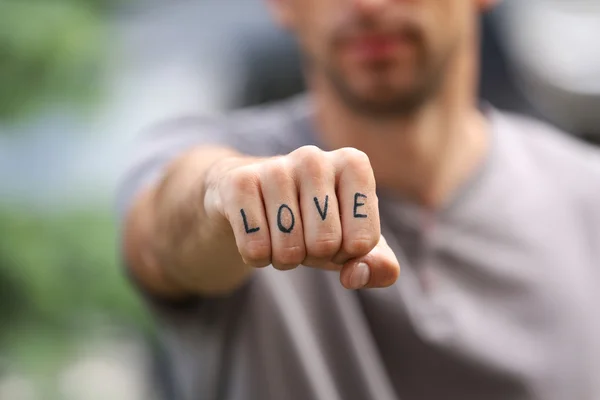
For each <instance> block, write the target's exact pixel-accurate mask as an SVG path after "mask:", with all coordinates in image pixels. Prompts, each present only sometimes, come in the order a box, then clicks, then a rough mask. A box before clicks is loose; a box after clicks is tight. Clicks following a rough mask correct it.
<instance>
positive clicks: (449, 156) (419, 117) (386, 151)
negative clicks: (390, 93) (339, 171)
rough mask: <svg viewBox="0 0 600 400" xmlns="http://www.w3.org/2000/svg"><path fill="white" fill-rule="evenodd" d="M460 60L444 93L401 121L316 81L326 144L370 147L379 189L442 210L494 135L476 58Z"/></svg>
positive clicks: (318, 118)
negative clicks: (359, 110)
mask: <svg viewBox="0 0 600 400" xmlns="http://www.w3.org/2000/svg"><path fill="white" fill-rule="evenodd" d="M454 59H455V60H456V61H455V62H454V64H453V65H451V66H450V68H449V69H448V72H447V79H446V80H445V81H444V84H443V86H442V87H441V89H440V92H439V93H438V95H437V96H436V97H435V98H432V99H431V100H430V101H429V102H428V103H427V104H425V105H424V106H422V107H421V108H420V109H419V110H418V111H417V112H415V113H414V114H413V115H410V116H404V117H402V118H398V119H387V120H384V119H381V118H372V117H367V116H363V115H357V114H356V113H354V112H352V111H351V110H350V109H348V108H347V107H346V106H345V105H344V104H342V103H341V102H340V101H339V100H338V99H337V97H336V96H335V94H334V93H333V91H331V90H330V89H329V88H328V87H327V86H326V85H325V84H324V82H317V80H316V79H315V80H314V81H313V84H314V86H313V88H312V89H313V90H312V93H313V95H314V100H315V102H316V106H317V107H316V109H317V110H318V111H317V114H316V123H317V125H318V127H319V129H318V131H319V132H320V139H321V141H322V143H323V144H324V145H325V146H326V147H327V148H331V149H334V148H341V147H354V148H357V149H360V150H362V151H364V152H365V153H366V154H367V155H368V156H369V158H370V160H371V164H372V167H373V171H374V173H375V178H376V180H377V185H378V188H379V189H384V190H385V191H386V192H388V193H391V194H392V195H394V196H397V197H402V198H406V199H408V200H410V201H412V202H416V203H418V204H420V205H421V206H424V207H426V208H431V209H437V208H440V207H441V206H443V205H444V204H445V203H446V202H447V201H449V199H450V198H451V197H452V195H453V194H454V192H455V191H456V190H457V189H458V188H459V187H460V185H461V184H462V183H463V182H464V181H465V180H467V179H468V178H469V177H470V176H471V175H472V174H473V173H474V171H475V170H476V169H477V167H478V166H479V165H480V163H481V161H482V160H483V158H484V157H485V154H486V153H487V146H488V139H489V138H488V135H486V132H487V128H486V123H485V119H484V118H483V116H482V115H481V113H480V112H479V111H478V109H477V104H476V94H475V83H474V82H475V80H476V79H474V77H475V76H476V71H475V68H474V65H475V60H474V57H473V56H471V57H465V56H464V55H461V54H458V56H457V57H454Z"/></svg>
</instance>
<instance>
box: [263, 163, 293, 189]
mask: <svg viewBox="0 0 600 400" xmlns="http://www.w3.org/2000/svg"><path fill="white" fill-rule="evenodd" d="M263 168H264V169H263V173H264V176H263V182H265V183H266V184H272V185H276V186H279V187H285V186H286V185H287V184H288V183H289V182H290V181H291V179H292V178H291V173H290V170H289V168H288V166H287V165H286V163H284V162H283V160H281V159H276V160H270V161H269V162H267V163H265V165H264V166H263Z"/></svg>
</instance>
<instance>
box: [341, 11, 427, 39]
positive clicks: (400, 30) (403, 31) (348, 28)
mask: <svg viewBox="0 0 600 400" xmlns="http://www.w3.org/2000/svg"><path fill="white" fill-rule="evenodd" d="M370 35H382V36H395V37H400V38H402V39H405V40H410V41H413V42H421V41H423V40H424V39H425V38H424V30H423V27H422V25H421V23H420V22H419V20H418V19H417V18H416V16H415V14H414V13H410V12H407V11H406V10H404V9H402V11H401V12H394V11H390V12H385V13H382V14H381V15H377V16H364V15H357V14H356V13H345V14H342V15H340V18H339V19H338V20H337V21H336V23H335V24H334V26H333V28H332V35H331V37H332V39H333V44H341V43H344V42H346V41H349V40H352V39H354V38H357V37H364V36H370Z"/></svg>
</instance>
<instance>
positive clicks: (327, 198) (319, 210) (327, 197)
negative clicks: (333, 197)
mask: <svg viewBox="0 0 600 400" xmlns="http://www.w3.org/2000/svg"><path fill="white" fill-rule="evenodd" d="M314 200H315V206H317V211H318V212H319V215H320V216H321V220H323V221H325V218H327V207H328V206H329V195H326V196H325V207H324V208H323V210H321V206H320V205H319V199H318V198H316V197H315V198H314Z"/></svg>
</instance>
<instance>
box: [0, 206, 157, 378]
mask: <svg viewBox="0 0 600 400" xmlns="http://www.w3.org/2000/svg"><path fill="white" fill-rule="evenodd" d="M0 237H2V240H0V326H2V327H3V329H0V354H4V356H5V357H8V361H9V363H10V364H11V365H13V367H15V365H14V364H15V363H17V364H18V365H17V367H18V368H19V369H20V368H23V369H25V370H32V369H39V368H45V367H48V368H50V366H53V365H57V364H60V362H61V361H62V360H61V358H64V357H66V356H68V349H69V348H71V347H72V346H71V345H72V344H73V341H75V340H81V339H85V340H88V339H90V338H91V337H92V336H94V334H95V331H96V330H97V329H102V328H103V327H106V326H117V327H119V329H121V330H124V331H128V330H130V331H131V332H135V333H139V332H142V333H144V332H145V333H151V325H150V322H149V319H148V317H147V314H146V311H145V310H144V308H143V306H142V304H141V301H140V300H139V298H138V297H137V296H136V295H135V292H134V291H133V290H132V289H131V286H130V284H129V282H127V279H126V278H125V274H124V273H123V271H122V268H121V266H120V263H119V262H118V257H117V251H116V247H117V246H116V243H117V242H116V240H117V239H116V233H115V229H114V221H113V219H112V217H111V216H110V215H108V214H104V213H98V212H95V211H88V212H84V211H81V212H70V213H67V214H44V213H36V212H31V211H29V210H15V209H14V207H13V208H5V209H2V208H0ZM7 328H8V329H7ZM96 333H97V332H96ZM5 361H6V360H5Z"/></svg>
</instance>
